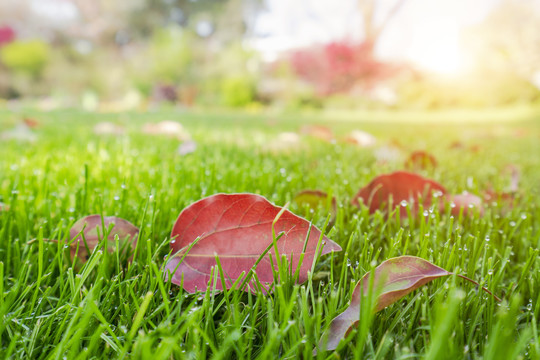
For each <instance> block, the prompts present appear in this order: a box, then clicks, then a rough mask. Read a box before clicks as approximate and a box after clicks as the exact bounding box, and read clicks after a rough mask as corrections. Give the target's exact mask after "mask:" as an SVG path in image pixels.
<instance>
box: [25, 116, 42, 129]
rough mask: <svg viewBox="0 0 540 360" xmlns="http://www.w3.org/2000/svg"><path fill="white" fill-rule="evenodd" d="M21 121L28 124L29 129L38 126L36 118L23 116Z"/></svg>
mask: <svg viewBox="0 0 540 360" xmlns="http://www.w3.org/2000/svg"><path fill="white" fill-rule="evenodd" d="M23 122H24V123H25V124H26V126H28V127H29V128H31V129H35V128H37V127H39V121H37V120H36V119H32V118H24V119H23Z"/></svg>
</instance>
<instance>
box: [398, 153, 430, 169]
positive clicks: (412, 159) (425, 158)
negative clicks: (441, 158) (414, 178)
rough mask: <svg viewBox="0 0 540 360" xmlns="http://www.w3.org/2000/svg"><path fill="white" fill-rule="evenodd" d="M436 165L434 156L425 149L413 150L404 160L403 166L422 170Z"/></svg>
mask: <svg viewBox="0 0 540 360" xmlns="http://www.w3.org/2000/svg"><path fill="white" fill-rule="evenodd" d="M436 166H437V160H436V159H435V157H434V156H433V155H431V154H429V153H427V152H425V151H414V152H412V153H411V155H409V158H408V159H407V161H405V167H406V168H407V169H412V170H424V169H428V168H435V167H436Z"/></svg>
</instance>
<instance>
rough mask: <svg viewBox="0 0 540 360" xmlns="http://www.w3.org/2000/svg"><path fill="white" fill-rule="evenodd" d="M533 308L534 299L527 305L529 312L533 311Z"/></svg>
mask: <svg viewBox="0 0 540 360" xmlns="http://www.w3.org/2000/svg"><path fill="white" fill-rule="evenodd" d="M532 308H533V304H532V299H529V303H528V304H527V310H528V311H531V310H532Z"/></svg>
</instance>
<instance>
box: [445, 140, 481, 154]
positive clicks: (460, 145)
mask: <svg viewBox="0 0 540 360" xmlns="http://www.w3.org/2000/svg"><path fill="white" fill-rule="evenodd" d="M448 147H449V148H450V149H453V150H467V149H468V150H469V151H471V152H473V153H477V152H479V151H480V150H481V149H482V147H481V146H480V145H478V144H474V145H470V146H466V145H465V144H464V143H462V142H460V141H454V142H453V143H451V144H450V146H448Z"/></svg>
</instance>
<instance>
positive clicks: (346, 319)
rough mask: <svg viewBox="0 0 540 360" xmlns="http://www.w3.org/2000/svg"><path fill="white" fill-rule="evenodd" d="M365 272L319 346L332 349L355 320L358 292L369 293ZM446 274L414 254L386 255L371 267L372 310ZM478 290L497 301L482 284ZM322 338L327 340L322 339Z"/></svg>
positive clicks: (358, 299) (357, 307)
mask: <svg viewBox="0 0 540 360" xmlns="http://www.w3.org/2000/svg"><path fill="white" fill-rule="evenodd" d="M369 274H370V273H369V272H368V273H367V274H365V275H364V276H363V277H362V279H361V280H360V281H359V282H358V283H357V284H356V287H355V288H354V291H353V293H352V298H351V302H350V304H349V307H348V308H347V309H346V310H345V311H344V312H342V313H341V314H339V315H338V316H337V317H335V318H334V319H333V320H332V322H331V323H330V327H329V328H328V330H326V331H325V334H323V336H322V337H321V341H320V342H319V349H324V350H334V349H336V348H337V346H338V344H339V342H340V341H341V339H344V338H345V337H347V334H348V333H349V331H351V328H352V327H353V326H355V325H356V324H357V323H358V321H359V315H360V303H361V300H362V296H365V295H367V294H368V293H369V277H370V275H369ZM448 275H452V273H451V272H448V271H446V270H444V269H442V268H440V267H438V266H435V265H433V264H432V263H430V262H429V261H426V260H424V259H421V258H418V257H415V256H400V257H396V258H392V259H388V260H386V261H384V262H383V263H381V264H380V265H379V266H377V268H375V274H374V278H373V292H375V293H377V294H378V295H377V298H376V300H375V304H376V306H375V311H380V310H382V309H384V308H385V307H387V306H389V305H391V304H393V303H395V302H396V301H398V300H399V299H401V298H403V297H404V296H406V295H407V294H409V293H411V292H413V291H414V290H416V289H418V288H419V287H421V286H422V285H425V284H427V283H428V282H430V281H432V280H435V279H437V278H440V277H442V276H448ZM457 276H459V277H461V278H463V279H465V280H467V281H470V282H472V283H473V284H476V285H477V286H479V284H478V283H477V282H475V281H474V280H471V279H469V278H467V277H465V276H463V275H459V274H458V275H457ZM482 290H484V291H486V292H487V293H488V294H490V295H491V296H493V297H494V298H495V299H496V300H497V301H501V300H500V299H499V298H498V297H497V296H495V295H493V294H492V293H491V292H490V291H489V290H487V289H486V288H482ZM324 339H327V340H328V341H327V342H326V343H324Z"/></svg>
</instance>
